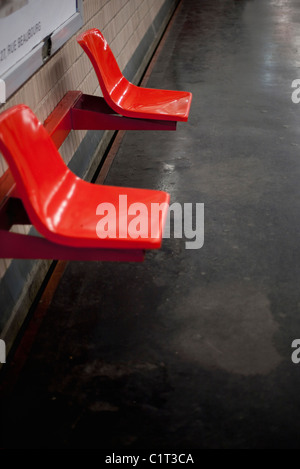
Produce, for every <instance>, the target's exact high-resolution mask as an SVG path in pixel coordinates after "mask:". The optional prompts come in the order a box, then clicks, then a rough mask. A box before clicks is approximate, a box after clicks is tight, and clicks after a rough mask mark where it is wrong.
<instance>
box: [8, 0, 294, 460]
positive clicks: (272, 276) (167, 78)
mask: <svg viewBox="0 0 300 469" xmlns="http://www.w3.org/2000/svg"><path fill="white" fill-rule="evenodd" d="M299 68H300V4H299V2H298V1H296V0H294V1H293V0H291V1H289V2H286V1H283V0H235V1H234V0H183V2H182V5H181V7H180V9H179V11H178V13H177V14H176V17H175V21H174V23H173V25H172V27H171V29H170V32H169V34H168V36H167V39H166V42H165V44H164V47H163V50H162V51H161V53H160V55H159V58H158V60H157V62H156V64H155V67H154V70H153V72H152V74H151V77H150V80H149V82H148V84H147V86H149V87H156V88H170V89H182V90H187V91H191V92H192V93H193V102H192V108H191V114H190V119H189V121H188V123H180V124H179V125H178V128H177V131H176V132H147V131H145V132H127V133H126V135H125V137H124V140H123V142H122V145H121V147H120V149H119V151H118V154H117V157H116V159H115V161H114V163H113V166H112V169H111V171H110V173H109V176H108V178H107V180H106V183H107V184H113V185H120V186H132V187H145V188H151V189H163V190H166V191H168V192H170V194H171V201H172V202H179V203H180V204H184V203H193V206H194V207H195V204H196V203H204V207H205V242H204V246H203V247H202V248H201V249H197V250H196V249H189V250H188V249H186V246H185V241H186V239H184V238H183V239H174V237H171V238H170V239H165V240H164V243H163V247H162V249H161V250H160V251H157V252H153V253H149V254H148V255H147V257H146V260H145V262H144V263H142V264H118V263H88V262H86V263H85V262H78V263H75V262H70V263H69V264H68V265H67V268H66V270H65V272H64V274H63V276H62V279H61V281H60V284H59V286H58V289H57V290H56V293H55V295H54V298H53V300H52V302H51V304H50V307H49V310H48V312H47V314H46V316H45V318H44V320H43V322H42V325H41V327H40V329H39V332H38V334H37V336H36V340H35V343H34V345H33V347H32V349H31V352H30V354H29V357H28V360H27V362H26V363H25V365H24V367H23V369H22V370H21V372H20V376H19V380H18V382H17V383H16V385H15V387H14V389H13V390H12V392H11V393H10V395H9V396H7V397H6V398H5V399H4V400H2V404H3V408H2V415H1V420H2V424H1V425H2V429H5V435H4V437H3V438H4V440H3V442H2V443H3V446H4V447H6V448H17V449H18V448H29V449H37V448H48V449H49V448H50V449H60V448H63V449H113V450H121V449H126V450H127V451H128V453H130V450H134V449H159V450H164V449H166V448H167V449H173V450H184V449H188V448H189V449H204V448H205V449H210V448H218V449H222V448H233V449H238V448H243V449H247V448H249V449H259V448H297V449H300V394H299V389H300V364H299V365H297V364H294V363H293V362H292V360H291V355H292V351H293V349H292V348H291V344H292V341H293V340H294V339H297V338H300V289H299V285H300V269H299V260H300V216H299V215H300V197H299V195H300V183H299V181H300V104H299V105H297V104H294V103H293V102H292V99H291V96H292V92H293V89H292V88H291V84H292V81H293V80H294V79H296V78H300V69H299Z"/></svg>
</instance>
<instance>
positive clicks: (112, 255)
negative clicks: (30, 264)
mask: <svg viewBox="0 0 300 469" xmlns="http://www.w3.org/2000/svg"><path fill="white" fill-rule="evenodd" d="M0 238H1V243H0V258H9V259H10V258H11V259H53V260H66V261H69V260H76V261H117V262H143V260H144V257H145V251H143V250H138V249H99V248H78V247H71V246H63V245H59V244H56V243H52V242H51V241H49V240H48V239H45V238H41V237H39V236H31V235H22V234H19V233H12V232H10V231H5V230H0Z"/></svg>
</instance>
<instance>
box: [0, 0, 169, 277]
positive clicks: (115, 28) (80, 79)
mask: <svg viewBox="0 0 300 469" xmlns="http://www.w3.org/2000/svg"><path fill="white" fill-rule="evenodd" d="M164 1H165V0H84V1H83V10H84V21H85V24H84V27H83V28H82V29H83V30H86V29H89V28H93V27H96V28H98V29H100V30H101V31H102V32H103V34H104V36H105V37H106V39H107V41H108V42H109V44H110V46H111V49H112V51H113V53H114V54H115V56H116V58H117V61H118V63H119V66H120V68H121V70H123V69H124V67H125V66H126V64H127V63H128V62H129V60H130V59H131V57H132V55H133V53H134V51H135V50H136V48H137V46H138V45H139V43H140V41H141V40H142V39H143V36H144V35H145V33H146V31H147V30H148V28H149V27H150V26H151V24H152V22H153V20H154V18H155V17H156V15H157V14H158V12H159V10H160V8H161V7H162V6H163V4H164ZM174 3H176V2H175V1H174ZM69 90H81V91H82V92H84V93H88V94H97V95H101V91H100V89H99V85H98V81H97V78H96V75H95V73H94V70H93V69H92V66H91V63H90V61H89V59H88V58H87V56H86V55H85V54H84V53H83V51H82V49H81V47H80V46H79V45H78V44H77V42H76V35H74V36H73V37H72V38H71V39H70V40H69V41H68V42H67V43H66V44H65V45H64V46H63V47H62V48H61V49H60V50H59V51H58V52H57V53H56V54H55V55H54V56H53V57H51V58H50V59H49V61H48V62H47V63H45V64H44V65H43V67H42V68H41V69H40V70H39V71H38V72H36V73H35V74H34V75H33V76H32V78H31V79H29V80H28V81H27V82H26V84H25V85H24V86H23V87H22V88H20V89H19V90H18V91H17V92H16V93H15V94H14V95H13V96H12V97H11V98H10V99H9V100H8V102H7V103H6V104H5V105H3V106H2V107H1V108H0V112H1V111H3V110H5V109H6V108H9V107H11V106H13V105H15V104H19V103H25V104H27V105H28V106H29V107H30V108H31V109H32V110H33V111H34V112H35V114H36V115H37V117H38V118H39V119H40V120H41V121H42V122H43V121H44V120H45V119H46V117H47V116H48V115H49V113H50V112H51V111H52V110H53V109H54V107H55V106H56V104H57V103H58V102H59V101H60V100H61V99H62V98H63V96H64V95H65V93H66V92H67V91H69ZM85 134H86V131H77V132H71V133H70V135H69V137H68V138H67V139H66V141H65V142H64V144H63V145H62V147H61V148H60V153H61V155H62V157H63V158H64V160H65V162H66V163H69V161H70V160H71V158H72V155H73V154H74V152H75V150H76V149H77V147H78V145H79V144H80V142H81V141H82V139H83V137H84V136H85ZM6 169H7V164H6V162H5V160H4V158H3V157H2V155H1V154H0V176H1V175H2V174H3V173H4V172H5V171H6ZM15 230H16V231H17V232H20V231H21V232H24V230H25V232H26V230H27V228H23V227H21V228H19V227H16V229H15ZM9 263H10V260H4V259H0V279H1V278H2V277H3V275H4V274H5V271H6V269H7V267H8V265H9Z"/></svg>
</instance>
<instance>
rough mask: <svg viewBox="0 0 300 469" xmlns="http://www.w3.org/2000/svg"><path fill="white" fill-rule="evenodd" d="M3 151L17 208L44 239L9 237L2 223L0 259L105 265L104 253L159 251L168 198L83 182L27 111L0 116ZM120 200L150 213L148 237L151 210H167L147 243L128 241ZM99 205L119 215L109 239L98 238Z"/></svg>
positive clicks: (157, 193)
mask: <svg viewBox="0 0 300 469" xmlns="http://www.w3.org/2000/svg"><path fill="white" fill-rule="evenodd" d="M0 151H1V152H2V154H3V156H4V157H5V159H6V161H7V163H8V165H9V168H10V171H11V173H12V176H13V178H14V180H15V183H16V188H17V196H18V198H19V202H20V204H19V205H23V207H24V209H25V212H26V215H27V217H28V219H29V222H30V223H31V224H32V225H34V227H35V228H36V229H37V231H38V232H39V233H40V234H41V235H42V237H43V238H40V237H34V236H27V235H20V234H16V233H12V232H9V231H8V229H3V222H2V224H1V223H0V225H1V228H2V229H1V230H0V257H25V258H54V259H64V258H67V259H69V258H71V259H102V258H103V256H102V254H104V259H106V257H105V251H106V250H116V253H117V252H119V253H120V250H125V251H124V252H125V254H126V251H127V250H129V251H131V252H132V254H134V253H133V250H137V251H138V252H137V254H138V255H139V254H140V253H141V252H142V251H143V250H146V249H157V248H159V247H160V246H161V242H162V229H163V225H164V221H165V220H166V216H167V211H168V204H169V195H168V194H167V193H165V192H161V191H154V190H144V189H133V188H121V187H113V186H105V185H101V186H100V185H94V184H91V183H89V182H86V181H84V180H82V179H80V178H79V177H77V176H76V175H75V174H74V173H72V172H71V171H70V170H69V168H68V167H67V166H66V164H65V163H64V161H63V159H62V158H61V156H60V154H59V152H58V150H57V148H56V147H55V145H54V143H53V141H52V140H51V138H50V136H49V134H48V133H47V131H46V130H45V128H44V127H43V125H42V124H41V123H40V122H39V121H38V119H37V118H36V116H35V115H34V114H33V112H32V111H31V110H30V109H29V108H28V107H27V106H25V105H18V106H14V107H12V108H10V109H8V110H7V111H5V112H3V113H2V114H1V115H0ZM119 196H126V197H127V207H129V206H130V205H131V204H133V203H142V204H144V206H145V207H147V216H145V217H144V222H145V223H148V225H149V232H150V226H151V208H152V204H153V203H154V204H163V205H162V207H163V210H162V216H161V223H159V224H158V225H157V226H155V227H154V232H153V231H152V232H151V234H149V236H147V237H145V238H142V237H138V238H136V239H135V238H133V237H131V236H130V235H129V234H128V233H127V235H125V236H124V223H127V224H128V223H129V220H130V217H129V216H128V212H127V211H126V208H125V207H123V208H119V201H120V199H119ZM123 199H124V197H123ZM101 203H107V204H112V205H113V206H114V207H116V213H117V217H115V219H114V220H112V222H116V235H114V234H111V235H108V237H106V238H105V239H100V238H99V236H98V235H97V232H96V227H97V223H98V222H99V220H100V218H99V216H98V215H97V214H96V210H97V206H98V205H99V204H101ZM0 205H1V204H0ZM6 216H8V215H7V214H6ZM25 219H26V216H25ZM0 221H1V220H0ZM120 224H122V226H123V228H122V229H123V232H122V234H119V228H120ZM152 228H153V227H152ZM129 251H128V252H129ZM124 252H123V254H124ZM116 253H113V252H112V254H116ZM56 254H57V257H55V255H56ZM108 257H109V256H108ZM112 257H113V258H114V257H116V256H114V255H113V256H112ZM127 257H130V255H129V256H127ZM138 257H139V256H138ZM124 258H125V259H126V255H125V257H124ZM112 260H115V259H112Z"/></svg>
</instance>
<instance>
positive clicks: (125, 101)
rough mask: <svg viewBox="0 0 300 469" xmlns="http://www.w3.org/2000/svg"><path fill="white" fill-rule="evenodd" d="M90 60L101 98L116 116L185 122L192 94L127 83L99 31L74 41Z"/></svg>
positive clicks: (94, 30) (96, 30)
mask: <svg viewBox="0 0 300 469" xmlns="http://www.w3.org/2000/svg"><path fill="white" fill-rule="evenodd" d="M77 42H78V43H79V44H80V45H81V47H82V48H83V50H84V51H85V52H86V54H87V55H88V57H89V59H90V60H91V62H92V64H93V67H94V69H95V72H96V74H97V77H98V80H99V84H100V87H101V90H102V93H103V97H104V99H105V100H106V102H107V104H108V105H109V106H110V107H111V108H112V109H113V110H114V111H115V112H117V113H119V114H121V115H123V116H127V117H135V118H143V119H158V120H169V121H187V120H188V115H189V111H190V106H191V101H192V94H191V93H189V92H185V91H171V90H159V89H151V88H142V87H139V86H136V85H134V84H132V83H130V82H129V81H128V80H127V79H126V78H125V77H124V76H123V75H122V73H121V71H120V68H119V66H118V64H117V62H116V59H115V57H114V55H113V53H112V51H111V49H110V47H109V45H108V43H107V41H106V40H105V39H104V37H103V35H102V34H101V32H100V31H99V30H98V29H95V28H94V29H90V30H88V31H85V32H83V33H82V34H80V35H79V36H78V37H77Z"/></svg>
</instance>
